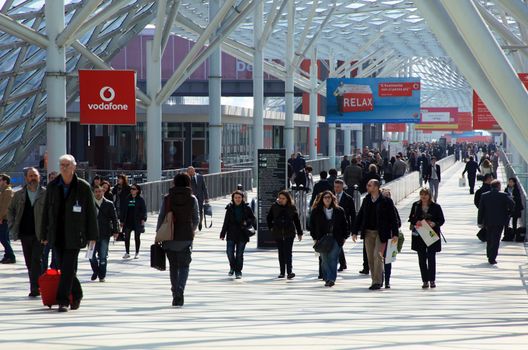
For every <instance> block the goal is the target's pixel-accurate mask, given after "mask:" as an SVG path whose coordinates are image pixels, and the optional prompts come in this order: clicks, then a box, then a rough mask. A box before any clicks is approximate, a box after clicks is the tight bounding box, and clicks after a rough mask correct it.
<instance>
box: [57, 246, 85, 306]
mask: <svg viewBox="0 0 528 350" xmlns="http://www.w3.org/2000/svg"><path fill="white" fill-rule="evenodd" d="M55 250H56V251H57V262H58V264H59V269H60V270H61V278H60V282H59V289H58V290H57V303H58V304H59V305H64V306H68V305H70V294H71V296H72V298H73V300H81V299H82V297H83V292H82V288H81V283H80V282H79V280H78V279H77V263H78V260H79V249H64V248H58V247H55Z"/></svg>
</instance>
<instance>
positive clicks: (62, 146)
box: [44, 0, 75, 172]
mask: <svg viewBox="0 0 528 350" xmlns="http://www.w3.org/2000/svg"><path fill="white" fill-rule="evenodd" d="M44 14H45V16H46V34H47V36H48V38H49V39H50V41H49V45H48V48H47V50H46V54H47V55H46V90H47V91H46V93H47V95H48V100H47V103H46V112H47V113H46V139H47V140H46V149H47V151H48V169H47V170H48V172H51V171H59V158H60V156H62V155H63V154H66V153H67V145H66V139H67V138H66V136H67V135H66V55H65V50H64V47H59V46H58V45H57V44H56V42H55V39H56V38H57V36H58V35H59V34H60V33H61V32H62V30H63V29H64V0H46V5H45V6H44ZM74 156H75V155H74Z"/></svg>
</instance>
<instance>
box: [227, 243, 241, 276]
mask: <svg viewBox="0 0 528 350" xmlns="http://www.w3.org/2000/svg"><path fill="white" fill-rule="evenodd" d="M245 249H246V242H235V241H227V249H226V253H227V258H228V259H229V267H230V268H231V270H233V271H235V272H236V273H240V272H242V268H243V267H244V250H245ZM235 250H236V254H235Z"/></svg>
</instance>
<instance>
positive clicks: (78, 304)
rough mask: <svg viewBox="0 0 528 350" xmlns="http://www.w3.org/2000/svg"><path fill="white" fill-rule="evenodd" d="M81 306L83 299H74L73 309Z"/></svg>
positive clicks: (71, 306) (71, 307)
mask: <svg viewBox="0 0 528 350" xmlns="http://www.w3.org/2000/svg"><path fill="white" fill-rule="evenodd" d="M80 306H81V299H77V300H72V302H71V305H70V309H71V310H77V309H78V308H79V307H80Z"/></svg>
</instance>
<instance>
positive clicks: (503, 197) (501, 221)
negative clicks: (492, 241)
mask: <svg viewBox="0 0 528 350" xmlns="http://www.w3.org/2000/svg"><path fill="white" fill-rule="evenodd" d="M514 205H515V203H514V202H513V199H512V198H511V197H510V196H509V195H507V194H506V193H504V192H499V191H498V190H497V189H494V188H492V189H491V191H489V192H487V193H484V194H483V195H482V197H481V198H480V205H479V211H478V224H479V225H483V226H484V227H486V226H495V227H498V226H504V225H506V224H507V223H508V221H509V220H510V215H511V214H512V212H513V207H514Z"/></svg>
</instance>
